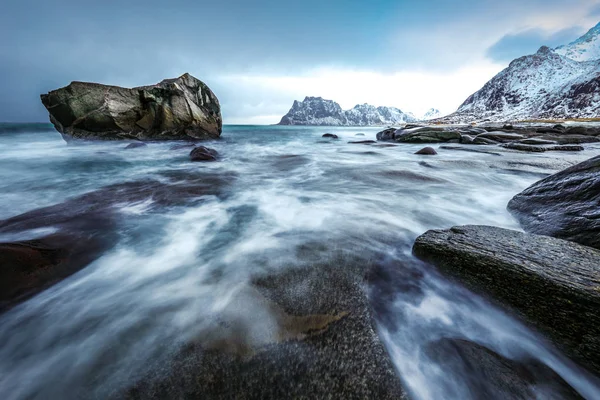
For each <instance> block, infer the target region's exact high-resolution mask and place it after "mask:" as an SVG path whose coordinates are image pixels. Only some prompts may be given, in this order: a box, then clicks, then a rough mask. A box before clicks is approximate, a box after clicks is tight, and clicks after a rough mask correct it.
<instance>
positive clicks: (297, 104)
mask: <svg viewBox="0 0 600 400" xmlns="http://www.w3.org/2000/svg"><path fill="white" fill-rule="evenodd" d="M414 121H416V118H415V117H414V116H413V115H411V114H408V113H404V112H402V111H401V110H399V109H397V108H394V107H375V106H372V105H370V104H359V105H356V106H355V107H354V108H352V109H350V110H345V111H344V110H342V107H340V105H339V104H338V103H336V102H335V101H333V100H325V99H323V98H322V97H306V98H305V99H304V100H303V101H298V100H295V101H294V104H293V105H292V108H291V109H290V111H289V112H288V113H287V114H286V115H285V116H283V118H281V122H279V125H329V126H337V125H340V126H371V125H373V126H377V125H396V124H403V123H406V122H414Z"/></svg>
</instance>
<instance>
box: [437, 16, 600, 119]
mask: <svg viewBox="0 0 600 400" xmlns="http://www.w3.org/2000/svg"><path fill="white" fill-rule="evenodd" d="M599 37H600V24H598V25H596V26H595V27H594V28H592V29H591V30H590V31H589V32H587V33H586V34H585V35H584V36H582V37H581V38H579V39H577V40H576V41H574V42H573V43H571V44H569V45H566V46H561V47H559V48H557V49H556V50H551V49H549V48H548V47H545V46H544V47H542V48H540V49H539V50H538V52H537V53H536V54H532V55H529V56H525V57H521V58H518V59H516V60H514V61H512V62H511V63H510V65H509V66H508V68H506V69H505V70H503V71H502V72H500V73H499V74H498V75H496V76H495V77H494V78H492V79H491V80H490V81H489V82H487V83H486V84H485V85H484V86H483V88H481V89H480V90H479V91H477V92H475V93H474V94H472V95H471V96H469V98H467V100H465V102H464V103H463V104H462V105H461V106H460V107H459V108H458V110H457V111H456V112H455V113H454V114H451V115H449V116H447V117H443V118H440V119H439V120H440V121H443V122H467V121H478V120H496V121H502V120H523V119H552V118H565V119H570V118H597V117H600V39H599Z"/></svg>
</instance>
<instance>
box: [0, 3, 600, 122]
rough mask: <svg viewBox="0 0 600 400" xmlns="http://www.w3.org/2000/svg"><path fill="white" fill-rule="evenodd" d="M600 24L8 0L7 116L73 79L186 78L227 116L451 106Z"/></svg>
mask: <svg viewBox="0 0 600 400" xmlns="http://www.w3.org/2000/svg"><path fill="white" fill-rule="evenodd" d="M598 21H600V0H504V1H498V0H452V1H449V0H429V1H427V0H424V1H423V0H422V1H404V0H395V1H391V0H362V1H358V0H332V1H327V0H296V1H282V0H279V1H275V0H254V1H247V0H211V1H203V0H198V1H183V0H170V1H166V0H161V1H158V0H143V1H138V0H130V1H127V0H102V1H100V0H93V1H88V0H53V1H48V0H36V1H34V0H2V4H1V5H0V85H1V86H0V87H1V88H2V92H1V93H0V121H9V122H16V121H46V120H47V113H46V112H45V109H44V108H43V106H42V105H41V103H40V101H39V94H40V93H43V92H47V91H49V90H52V89H55V88H58V87H62V86H65V85H67V84H68V83H69V82H70V81H73V80H79V81H95V82H100V83H107V84H115V85H120V86H128V87H131V86H140V85H146V84H151V83H156V82H158V81H160V80H162V79H163V78H170V77H175V76H179V75H181V74H183V73H185V72H189V73H191V74H192V75H194V76H196V77H198V78H200V79H201V80H203V81H204V82H206V83H207V84H208V85H209V86H210V87H211V88H212V89H213V91H214V92H215V93H216V95H217V97H218V98H219V99H220V101H221V106H222V113H223V117H224V122H225V123H229V124H236V123H265V124H268V123H276V122H278V121H279V119H280V118H281V116H282V115H283V114H285V113H286V112H287V111H288V109H289V108H290V106H291V104H292V102H293V100H294V99H299V100H301V99H303V98H304V97H305V96H322V97H325V98H328V99H332V100H336V101H337V102H338V103H340V104H341V105H342V107H344V108H351V107H353V106H354V105H356V104H358V103H370V104H373V105H385V106H395V107H399V108H400V109H402V110H403V111H411V112H414V113H415V114H421V113H423V112H424V111H426V110H427V109H429V108H431V107H435V108H439V109H440V110H441V111H442V112H445V113H449V112H452V111H454V110H455V109H456V108H457V107H458V106H459V105H460V104H461V103H462V101H463V100H465V98H466V97H467V96H468V95H470V94H471V93H472V92H474V91H476V90H477V89H479V88H480V87H481V86H482V85H483V84H484V83H485V82H486V81H488V80H489V79H490V78H492V77H493V76H494V75H495V74H496V73H498V72H499V71H501V70H502V69H503V68H505V67H506V66H507V65H508V63H509V62H510V61H511V60H512V59H513V58H516V57H519V56H522V55H525V54H530V53H534V52H535V51H536V50H537V49H538V48H539V47H540V46H541V45H544V44H546V45H550V46H557V45H560V44H566V43H568V42H570V41H572V40H574V39H576V38H577V37H579V36H580V35H582V34H583V33H585V31H587V30H588V29H589V28H591V27H592V26H594V25H596V23H598Z"/></svg>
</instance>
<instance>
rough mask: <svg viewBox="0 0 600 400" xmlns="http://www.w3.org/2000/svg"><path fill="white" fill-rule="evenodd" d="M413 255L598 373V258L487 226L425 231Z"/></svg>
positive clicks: (558, 241)
mask: <svg viewBox="0 0 600 400" xmlns="http://www.w3.org/2000/svg"><path fill="white" fill-rule="evenodd" d="M413 253H414V254H415V255H416V256H417V257H419V258H420V259H422V260H424V261H427V262H430V263H432V264H434V265H436V266H437V267H438V268H439V269H440V270H441V271H442V272H443V273H445V274H447V275H449V276H451V277H454V278H456V279H457V280H459V281H461V282H462V283H464V284H465V285H466V286H467V287H469V288H471V289H473V290H475V291H479V292H483V293H485V294H488V295H490V296H491V297H492V298H494V299H496V300H497V301H499V302H500V303H502V304H504V305H506V306H508V307H510V308H512V309H513V310H515V311H516V312H517V313H518V314H520V316H522V317H523V318H524V319H525V320H526V321H528V322H529V323H531V324H533V325H534V326H536V327H537V328H538V329H539V330H540V331H542V332H543V333H545V334H546V335H547V336H548V337H549V338H550V339H551V340H552V341H553V342H554V343H555V344H556V345H558V346H559V347H560V348H562V349H563V350H564V351H565V352H566V353H567V354H568V355H570V356H571V357H573V358H574V359H576V360H577V361H579V362H581V363H582V365H584V366H586V367H588V368H590V369H591V370H592V371H594V372H596V373H600V313H598V310H600V281H599V277H600V251H598V250H596V249H593V248H591V247H586V246H582V245H579V244H577V243H573V242H568V241H565V240H561V239H556V238H552V237H548V236H540V235H533V234H528V233H522V232H517V231H511V230H508V229H501V228H495V227H489V226H461V227H454V228H451V229H448V230H432V231H428V232H426V233H425V234H423V235H422V236H420V237H419V238H417V240H416V242H415V244H414V247H413Z"/></svg>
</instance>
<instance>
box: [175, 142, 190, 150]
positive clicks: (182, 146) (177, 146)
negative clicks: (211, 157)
mask: <svg viewBox="0 0 600 400" xmlns="http://www.w3.org/2000/svg"><path fill="white" fill-rule="evenodd" d="M192 147H196V145H195V144H194V143H185V144H174V145H173V146H171V147H169V150H181V149H189V148H192Z"/></svg>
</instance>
